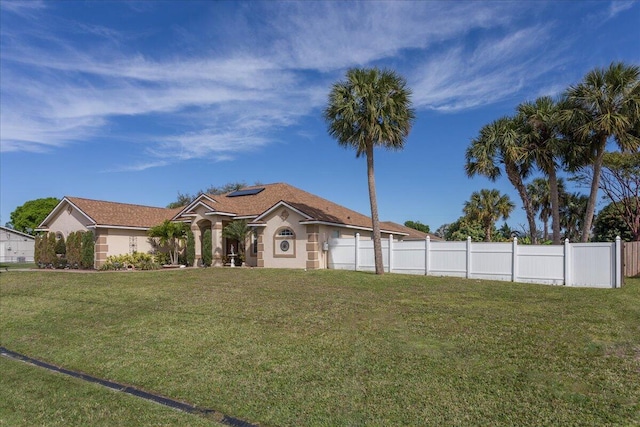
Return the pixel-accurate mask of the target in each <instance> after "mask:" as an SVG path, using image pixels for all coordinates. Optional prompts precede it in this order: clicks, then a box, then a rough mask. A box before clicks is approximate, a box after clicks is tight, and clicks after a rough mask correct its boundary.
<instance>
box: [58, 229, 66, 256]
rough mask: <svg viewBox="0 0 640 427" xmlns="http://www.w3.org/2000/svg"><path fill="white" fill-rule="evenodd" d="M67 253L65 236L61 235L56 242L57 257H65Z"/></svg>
mask: <svg viewBox="0 0 640 427" xmlns="http://www.w3.org/2000/svg"><path fill="white" fill-rule="evenodd" d="M66 253H67V245H65V243H64V236H63V235H62V234H61V235H60V238H59V239H57V240H56V255H65V254H66Z"/></svg>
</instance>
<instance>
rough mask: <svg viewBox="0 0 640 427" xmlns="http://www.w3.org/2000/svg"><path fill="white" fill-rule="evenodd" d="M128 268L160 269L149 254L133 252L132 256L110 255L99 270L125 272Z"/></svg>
mask: <svg viewBox="0 0 640 427" xmlns="http://www.w3.org/2000/svg"><path fill="white" fill-rule="evenodd" d="M130 268H133V269H136V270H157V269H159V268H160V264H159V263H158V262H157V261H156V260H155V259H154V256H153V255H151V254H145V253H142V252H134V253H132V254H122V255H111V256H110V257H108V258H107V260H106V261H105V263H104V264H103V265H102V267H100V270H102V271H107V270H127V269H130Z"/></svg>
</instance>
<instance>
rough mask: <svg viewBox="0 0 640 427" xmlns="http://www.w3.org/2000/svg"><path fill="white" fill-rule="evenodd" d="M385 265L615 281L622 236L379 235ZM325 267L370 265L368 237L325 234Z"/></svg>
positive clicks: (413, 270)
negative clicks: (550, 240) (560, 239)
mask: <svg viewBox="0 0 640 427" xmlns="http://www.w3.org/2000/svg"><path fill="white" fill-rule="evenodd" d="M382 258H383V264H384V269H385V271H391V272H397V273H407V274H428V275H435V276H453V277H472V278H479V279H493V280H508V281H514V282H527V283H542V284H551V285H562V284H566V285H567V286H589V287H613V288H615V287H619V286H621V284H622V269H623V265H622V242H621V241H620V238H617V239H616V242H615V243H569V242H568V241H567V242H565V244H564V245H563V246H546V245H536V246H533V245H523V246H519V245H518V242H517V239H516V240H514V242H512V243H471V241H470V240H467V241H466V242H440V241H436V242H431V241H430V240H429V239H427V240H426V241H407V242H404V241H391V243H390V239H383V240H382ZM329 268H332V269H343V270H345V269H346V270H360V271H375V261H374V255H373V241H371V240H368V239H366V240H360V239H359V235H357V236H356V239H349V238H347V239H331V240H329Z"/></svg>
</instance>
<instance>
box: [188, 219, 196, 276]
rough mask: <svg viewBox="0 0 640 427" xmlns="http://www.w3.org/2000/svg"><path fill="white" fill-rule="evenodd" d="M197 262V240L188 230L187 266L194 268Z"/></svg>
mask: <svg viewBox="0 0 640 427" xmlns="http://www.w3.org/2000/svg"><path fill="white" fill-rule="evenodd" d="M195 262H196V239H195V236H194V235H193V231H191V229H190V228H188V229H187V265H188V266H190V267H192V266H193V264H194V263H195Z"/></svg>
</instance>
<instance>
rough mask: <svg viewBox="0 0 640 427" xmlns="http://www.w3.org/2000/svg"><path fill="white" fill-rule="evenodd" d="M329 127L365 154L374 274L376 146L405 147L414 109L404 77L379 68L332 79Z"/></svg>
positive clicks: (377, 249)
mask: <svg viewBox="0 0 640 427" xmlns="http://www.w3.org/2000/svg"><path fill="white" fill-rule="evenodd" d="M323 115H324V119H325V121H326V122H327V126H328V132H329V135H331V136H332V137H333V138H335V139H336V140H337V141H338V144H340V145H342V146H344V147H349V148H354V149H355V150H356V157H360V156H362V155H364V156H366V158H367V180H368V186H369V201H370V204H371V222H372V228H373V246H374V255H375V264H376V274H383V273H384V267H383V264H382V246H381V243H380V220H379V218H378V202H377V199H376V186H375V177H374V170H373V149H374V147H376V146H381V147H384V148H387V149H392V150H400V149H402V148H403V147H404V144H405V141H406V139H407V136H408V135H409V131H410V130H411V125H412V123H413V120H414V119H415V112H414V110H413V108H411V90H410V89H409V88H408V87H407V82H406V80H405V79H404V78H403V77H401V76H400V75H398V74H396V73H395V72H394V71H390V70H382V71H381V70H379V69H378V68H369V69H359V68H354V69H350V70H349V71H347V75H346V80H344V81H339V82H337V83H334V85H333V86H332V88H331V92H330V93H329V100H328V105H327V107H326V108H325V110H324V114H323Z"/></svg>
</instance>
